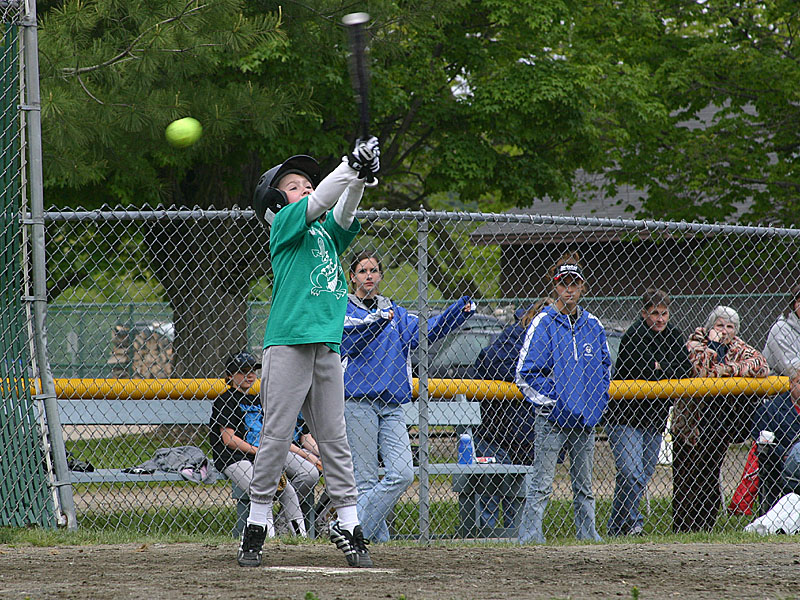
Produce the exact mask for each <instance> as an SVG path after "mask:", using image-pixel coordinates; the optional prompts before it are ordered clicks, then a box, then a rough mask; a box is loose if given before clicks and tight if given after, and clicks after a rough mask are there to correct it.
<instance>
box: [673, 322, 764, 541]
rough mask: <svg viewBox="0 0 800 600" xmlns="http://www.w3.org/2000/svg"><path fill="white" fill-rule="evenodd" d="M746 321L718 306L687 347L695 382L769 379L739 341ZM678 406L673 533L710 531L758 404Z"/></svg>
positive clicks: (736, 400) (726, 399) (726, 400)
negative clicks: (731, 453) (731, 451)
mask: <svg viewBox="0 0 800 600" xmlns="http://www.w3.org/2000/svg"><path fill="white" fill-rule="evenodd" d="M739 329H740V319H739V315H738V314H737V312H736V311H735V310H734V309H732V308H730V307H729V306H717V307H716V308H715V309H714V310H712V311H711V314H710V315H708V318H707V319H706V323H705V325H704V326H703V327H698V328H697V329H695V330H694V333H692V335H691V336H690V337H689V341H688V342H687V343H686V347H687V349H688V350H689V360H690V361H691V363H692V371H693V375H694V376H695V377H766V376H767V375H769V365H768V364H767V360H766V359H765V358H764V356H763V355H762V354H761V353H760V352H759V351H758V350H756V349H755V348H753V347H752V346H750V345H748V344H746V343H745V342H744V341H743V340H742V339H741V338H740V337H739V336H738V334H739ZM693 400H694V401H693V402H687V401H686V399H684V400H683V401H682V402H681V403H676V407H675V413H676V414H675V415H674V419H673V422H674V424H673V432H674V433H675V441H674V445H673V463H672V473H673V498H672V515H673V530H674V531H675V532H685V531H710V530H711V529H712V528H713V527H714V523H715V522H716V520H717V512H718V511H719V507H720V504H721V503H722V496H721V493H720V486H719V476H720V469H721V468H722V461H723V460H724V459H725V453H726V452H727V450H728V445H729V444H731V443H733V442H737V441H744V440H745V439H746V438H747V435H748V432H749V430H750V427H751V425H752V419H753V416H754V414H755V409H756V407H757V404H758V400H759V399H758V398H752V397H749V396H740V395H721V396H706V397H703V398H699V399H693Z"/></svg>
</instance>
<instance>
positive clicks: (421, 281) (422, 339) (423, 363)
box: [417, 211, 431, 542]
mask: <svg viewBox="0 0 800 600" xmlns="http://www.w3.org/2000/svg"><path fill="white" fill-rule="evenodd" d="M428 228H429V223H428V215H427V214H426V213H425V211H422V218H421V219H420V220H419V221H418V223H417V308H418V309H419V350H418V352H419V391H418V405H419V532H420V541H424V542H427V541H428V540H430V527H431V522H430V481H429V480H428V462H429V458H430V440H429V438H428Z"/></svg>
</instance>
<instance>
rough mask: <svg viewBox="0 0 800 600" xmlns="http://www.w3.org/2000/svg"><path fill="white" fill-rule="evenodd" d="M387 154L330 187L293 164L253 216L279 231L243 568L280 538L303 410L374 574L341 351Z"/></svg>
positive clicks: (350, 541)
mask: <svg viewBox="0 0 800 600" xmlns="http://www.w3.org/2000/svg"><path fill="white" fill-rule="evenodd" d="M379 155H380V150H379V146H378V140H377V138H374V137H372V138H369V139H368V140H365V141H359V142H358V143H357V145H356V147H355V149H354V150H353V152H352V153H351V154H348V155H347V156H346V157H344V158H343V159H342V162H341V163H340V164H339V166H338V167H337V168H336V169H335V170H334V171H333V172H332V173H331V174H330V175H328V176H327V177H326V178H325V179H324V180H322V181H320V170H319V165H318V164H317V162H316V161H315V160H314V159H313V158H311V157H310V156H302V155H300V156H293V157H291V158H289V159H287V160H286V161H285V162H283V163H282V164H280V165H277V166H275V167H273V168H272V169H270V170H269V171H267V172H266V173H264V174H263V175H262V176H261V179H260V181H259V183H258V187H257V188H256V192H255V196H254V199H253V207H254V208H255V211H256V214H257V216H258V217H259V219H260V220H261V221H262V222H264V223H265V224H266V225H269V226H271V229H270V257H271V259H272V272H273V275H274V279H273V285H272V308H271V310H270V315H269V320H268V322H267V328H266V332H265V335H264V355H263V358H262V361H261V364H262V369H261V392H260V393H261V402H262V404H263V406H264V429H263V432H262V435H261V443H260V444H259V447H258V452H257V453H256V457H255V461H254V467H253V480H252V482H251V484H250V515H249V518H248V520H247V526H246V527H245V531H244V533H243V535H242V540H241V544H240V547H239V552H238V557H237V558H238V562H239V564H240V565H241V566H248V567H257V566H260V564H261V555H262V546H263V543H264V539H265V538H266V537H267V536H274V535H275V528H274V524H273V519H272V498H273V497H274V495H275V490H276V487H277V484H278V479H279V478H280V474H281V471H282V470H283V465H284V462H285V459H286V453H287V451H288V450H289V444H290V443H291V439H292V433H293V431H294V427H295V423H296V421H297V415H298V413H299V412H300V410H302V411H303V415H304V417H305V418H306V421H307V422H308V426H309V428H310V430H311V433H312V435H313V436H314V438H315V439H316V440H317V443H318V444H319V450H320V454H321V458H322V464H323V474H324V476H325V486H326V489H327V492H328V496H329V497H330V499H331V504H332V506H333V507H334V508H335V509H336V512H337V515H338V519H337V520H336V521H333V522H332V523H331V524H330V537H331V541H332V542H333V543H334V544H336V546H337V548H339V549H340V550H342V552H344V555H345V558H346V559H347V563H348V565H350V566H351V567H371V566H372V560H371V558H370V555H369V552H368V551H367V547H366V543H365V541H364V537H363V534H362V532H361V526H360V525H359V523H358V513H357V509H356V497H357V492H356V485H355V480H354V477H353V461H352V457H351V454H350V446H349V445H348V444H347V436H346V433H345V421H344V383H343V377H342V363H341V359H340V356H339V345H340V344H341V341H342V328H343V325H344V315H345V310H346V308H347V280H346V279H345V276H344V272H343V271H342V268H341V265H340V264H339V259H338V256H339V255H340V254H341V253H342V252H344V250H345V249H346V248H347V246H348V245H349V244H350V242H352V241H353V238H355V236H356V234H357V233H358V231H359V229H360V225H359V223H358V221H357V220H356V219H355V212H356V209H357V207H358V203H359V202H360V200H361V196H362V194H363V191H364V184H365V179H366V178H367V177H368V176H369V175H375V174H377V172H378V171H379V169H380V163H379V159H378V157H379ZM375 181H377V180H375ZM331 208H333V210H331V211H330V212H328V211H329V209H331Z"/></svg>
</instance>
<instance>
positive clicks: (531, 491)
mask: <svg viewBox="0 0 800 600" xmlns="http://www.w3.org/2000/svg"><path fill="white" fill-rule="evenodd" d="M534 430H535V441H534V445H533V447H534V451H533V473H532V474H531V478H530V483H529V485H528V490H527V493H526V496H525V507H524V508H523V510H522V517H521V519H520V525H519V543H520V544H527V543H531V542H533V543H536V544H544V543H545V541H546V540H545V537H544V532H543V527H542V525H543V521H544V513H545V510H546V509H547V503H548V502H549V500H550V496H551V495H552V493H553V480H554V479H555V474H556V463H557V462H558V455H559V453H560V452H561V448H562V447H564V446H566V447H567V451H568V453H569V476H570V479H571V481H572V506H573V513H574V518H575V533H576V536H577V538H578V539H579V540H593V541H598V542H599V541H602V540H601V538H600V536H599V535H598V534H597V529H596V527H595V522H594V510H595V500H594V493H593V491H592V468H593V467H594V430H593V429H580V428H575V429H572V428H568V427H561V426H559V425H557V424H555V423H551V422H550V421H548V420H547V416H546V415H545V414H542V413H541V412H539V413H538V414H537V415H536V421H535V424H534Z"/></svg>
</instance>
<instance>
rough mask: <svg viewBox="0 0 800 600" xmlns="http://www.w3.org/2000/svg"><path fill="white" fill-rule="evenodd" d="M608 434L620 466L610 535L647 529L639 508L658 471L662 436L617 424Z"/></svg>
mask: <svg viewBox="0 0 800 600" xmlns="http://www.w3.org/2000/svg"><path fill="white" fill-rule="evenodd" d="M606 433H607V434H608V442H609V444H610V445H611V452H612V453H613V454H614V464H615V466H616V467H617V475H616V478H615V484H614V501H613V503H612V504H611V518H610V519H609V521H608V535H625V534H627V533H630V532H631V530H634V531H635V530H637V529H638V530H641V528H642V527H643V526H644V517H643V516H642V513H641V511H640V510H639V505H640V503H641V501H642V496H643V495H644V491H645V488H646V487H647V482H648V481H650V478H651V477H652V476H653V473H654V472H655V470H656V463H657V462H658V452H659V450H660V448H661V437H662V436H661V433H660V432H657V431H655V430H652V429H640V428H638V427H630V426H629V425H617V424H614V425H606Z"/></svg>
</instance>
